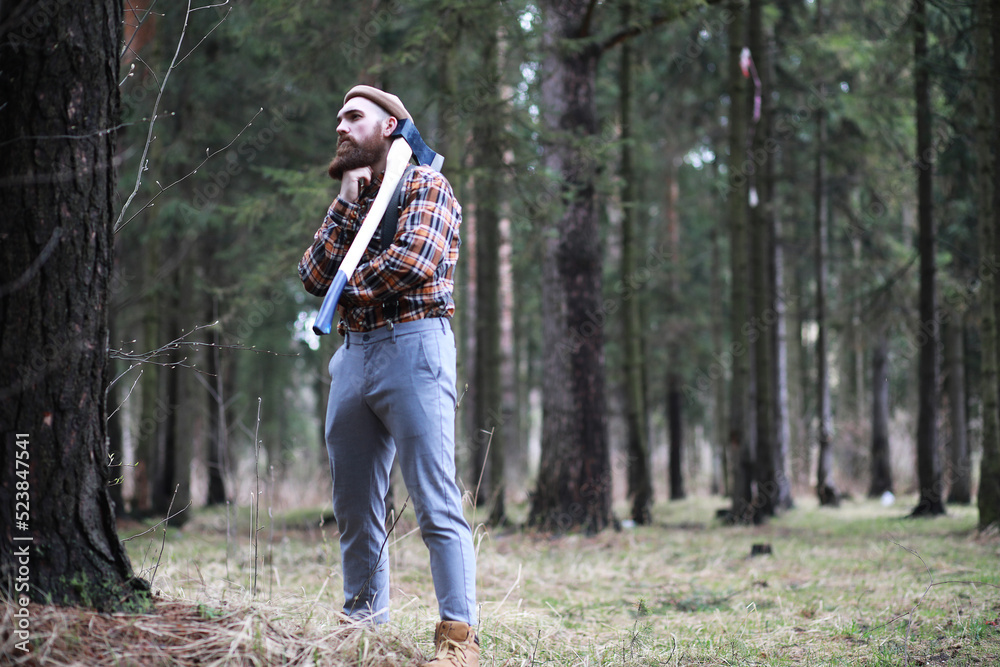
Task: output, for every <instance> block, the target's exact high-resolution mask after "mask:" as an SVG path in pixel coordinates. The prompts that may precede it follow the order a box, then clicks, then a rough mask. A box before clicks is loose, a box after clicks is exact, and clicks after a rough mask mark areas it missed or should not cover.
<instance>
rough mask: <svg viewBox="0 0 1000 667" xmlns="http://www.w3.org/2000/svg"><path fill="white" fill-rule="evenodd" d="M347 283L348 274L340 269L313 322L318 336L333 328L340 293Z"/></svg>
mask: <svg viewBox="0 0 1000 667" xmlns="http://www.w3.org/2000/svg"><path fill="white" fill-rule="evenodd" d="M345 285H347V274H346V273H344V272H343V270H340V269H338V270H337V275H335V276H334V277H333V282H331V283H330V289H329V290H327V292H326V297H325V298H324V299H323V305H322V306H320V307H319V314H318V315H317V316H316V321H315V322H314V323H313V333H315V334H316V335H317V336H323V335H325V334H328V333H330V331H331V330H332V329H333V315H334V313H336V312H337V302H338V301H340V293H341V292H343V291H344V286H345Z"/></svg>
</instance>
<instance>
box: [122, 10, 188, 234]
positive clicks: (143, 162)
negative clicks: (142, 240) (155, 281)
mask: <svg viewBox="0 0 1000 667" xmlns="http://www.w3.org/2000/svg"><path fill="white" fill-rule="evenodd" d="M190 18H191V0H188V3H187V11H186V12H185V13H184V27H183V28H181V36H180V38H179V39H178V40H177V49H176V50H175V51H174V57H173V59H171V61H170V67H168V68H167V73H166V74H165V75H164V76H163V82H162V83H161V84H160V88H159V90H158V91H157V93H156V101H155V102H153V112H152V113H151V114H150V116H149V129H148V130H147V131H146V143H145V145H144V146H143V147H142V157H141V158H140V159H139V172H138V173H137V174H136V177H135V187H134V188H132V193H131V194H130V195H129V196H128V199H126V200H125V205H124V206H122V210H121V213H119V215H118V220H117V221H116V222H115V229H114V231H115V232H116V233H117V232H118V230H119V229H121V228H122V227H123V226H124V225H122V219H123V218H124V217H125V212H126V211H128V207H129V206H130V205H131V204H132V200H133V199H135V196H136V195H137V194H138V193H139V186H141V185H142V172H144V171H146V169H148V168H149V165H148V164H147V162H148V161H147V159H146V158H147V156H148V155H149V147H150V145H151V144H152V143H153V128H154V127H155V126H156V112H157V111H158V110H159V108H160V100H161V99H163V91H164V90H165V89H166V86H167V81H168V80H169V79H170V73H171V72H173V71H174V67H175V66H176V65H177V57H178V56H179V55H180V52H181V45H182V44H184V37H185V35H187V28H188V21H189V20H190ZM130 220H131V218H130Z"/></svg>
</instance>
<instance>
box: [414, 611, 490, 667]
mask: <svg viewBox="0 0 1000 667" xmlns="http://www.w3.org/2000/svg"><path fill="white" fill-rule="evenodd" d="M434 648H435V649H436V650H437V653H436V654H435V655H434V659H433V660H431V661H430V662H425V663H424V664H423V665H422V666H421V667H479V637H478V636H476V631H475V630H473V629H472V626H471V625H469V624H468V623H462V622H460V621H441V622H440V623H438V624H437V629H435V631H434Z"/></svg>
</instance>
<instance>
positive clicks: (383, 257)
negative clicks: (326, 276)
mask: <svg viewBox="0 0 1000 667" xmlns="http://www.w3.org/2000/svg"><path fill="white" fill-rule="evenodd" d="M411 173H412V174H413V176H412V177H411V181H410V183H409V184H408V187H407V188H406V195H405V198H404V202H403V211H402V213H401V214H400V216H399V223H398V227H397V231H396V236H395V238H394V239H393V242H392V244H391V245H390V246H389V247H388V248H387V249H386V250H385V251H384V252H381V253H379V254H378V255H375V256H374V257H372V258H371V259H370V260H369V261H367V262H364V263H362V264H359V265H358V268H357V270H356V271H355V272H354V275H353V276H352V277H351V278H350V280H348V282H347V286H346V287H345V288H344V292H343V294H342V296H341V299H342V303H346V304H348V305H353V306H364V305H371V304H373V303H378V302H381V301H385V300H387V299H390V298H393V297H395V296H397V295H399V294H400V293H402V292H405V291H407V290H410V289H413V288H414V287H417V286H419V285H421V284H423V283H425V282H427V281H428V280H429V279H430V278H431V277H432V276H433V275H434V273H435V271H437V269H438V266H439V265H440V264H441V260H442V258H443V257H444V256H445V253H446V252H447V249H448V247H449V246H450V245H451V242H452V237H453V236H454V234H455V233H456V229H457V227H458V221H459V219H460V218H459V216H460V213H459V208H458V203H457V201H456V200H455V195H454V193H453V192H452V189H451V186H450V185H449V183H448V181H447V180H446V179H445V178H444V176H442V175H441V174H439V173H437V172H434V171H430V170H416V169H415V170H413V171H412V172H411Z"/></svg>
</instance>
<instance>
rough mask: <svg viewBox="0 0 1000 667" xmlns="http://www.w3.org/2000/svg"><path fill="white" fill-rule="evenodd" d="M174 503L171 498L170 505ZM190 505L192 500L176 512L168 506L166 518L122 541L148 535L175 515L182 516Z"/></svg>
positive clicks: (175, 494) (175, 491)
mask: <svg viewBox="0 0 1000 667" xmlns="http://www.w3.org/2000/svg"><path fill="white" fill-rule="evenodd" d="M129 465H131V464H129ZM178 486H179V485H178ZM174 496H175V497H176V496H177V490H176V489H175V490H174ZM173 505H174V500H173V498H171V499H170V507H173ZM189 507H191V501H190V500H189V501H188V504H187V505H185V506H184V507H182V508H181V509H179V510H177V513H176V514H171V513H170V509H169V508H168V509H167V517H166V518H165V519H163V520H162V521H160V522H158V523H156V524H155V525H153V526H151V527H149V528H147V529H146V530H144V531H142V532H141V533H136V534H135V535H130V536H129V537H126V538H124V539H122V542H128V541H129V540H134V539H135V538H137V537H142V536H143V535H146V534H148V533H151V532H153V531H154V530H156V529H157V528H158V527H159V526H160V524H164V523H166V522H167V521H169V520H170V519H173V518H174V517H175V516H180V515H181V514H183V513H184V512H186V511H187V510H188V508H189Z"/></svg>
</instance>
